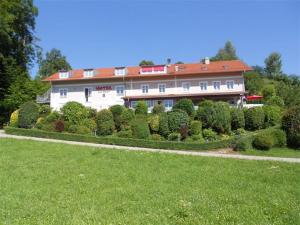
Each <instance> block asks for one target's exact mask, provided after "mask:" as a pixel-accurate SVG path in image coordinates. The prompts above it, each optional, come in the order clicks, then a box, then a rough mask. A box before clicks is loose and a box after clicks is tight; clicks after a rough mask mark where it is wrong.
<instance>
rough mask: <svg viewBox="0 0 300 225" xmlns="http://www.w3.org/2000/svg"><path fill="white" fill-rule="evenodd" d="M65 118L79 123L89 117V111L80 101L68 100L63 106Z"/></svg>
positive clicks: (76, 123)
mask: <svg viewBox="0 0 300 225" xmlns="http://www.w3.org/2000/svg"><path fill="white" fill-rule="evenodd" d="M61 112H62V114H63V117H64V120H65V121H68V122H70V123H71V124H75V125H78V124H80V122H81V121H82V120H83V119H86V118H88V116H89V111H88V109H87V108H85V107H84V106H83V105H82V104H80V103H79V102H67V103H66V104H65V105H64V106H63V107H62V108H61Z"/></svg>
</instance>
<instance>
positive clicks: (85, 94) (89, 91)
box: [84, 87, 92, 102]
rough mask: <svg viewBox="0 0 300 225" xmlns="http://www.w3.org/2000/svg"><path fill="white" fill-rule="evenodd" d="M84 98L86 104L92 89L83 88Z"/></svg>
mask: <svg viewBox="0 0 300 225" xmlns="http://www.w3.org/2000/svg"><path fill="white" fill-rule="evenodd" d="M84 96H85V101H86V102H88V101H89V98H90V97H91V96H92V88H90V87H89V88H84Z"/></svg>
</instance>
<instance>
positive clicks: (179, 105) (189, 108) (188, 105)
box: [173, 98, 195, 118]
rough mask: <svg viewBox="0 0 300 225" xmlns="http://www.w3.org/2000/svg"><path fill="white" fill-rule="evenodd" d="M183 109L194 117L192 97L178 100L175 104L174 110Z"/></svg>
mask: <svg viewBox="0 0 300 225" xmlns="http://www.w3.org/2000/svg"><path fill="white" fill-rule="evenodd" d="M175 109H181V110H183V111H185V112H186V113H187V114H188V115H189V116H190V117H192V118H194V116H195V108H194V104H193V102H192V100H191V99H187V98H183V99H180V100H179V101H177V102H176V104H175V105H174V106H173V110H175Z"/></svg>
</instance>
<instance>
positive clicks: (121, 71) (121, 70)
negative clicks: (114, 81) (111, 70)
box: [115, 67, 126, 76]
mask: <svg viewBox="0 0 300 225" xmlns="http://www.w3.org/2000/svg"><path fill="white" fill-rule="evenodd" d="M115 75H116V76H125V75H126V68H125V67H116V68H115Z"/></svg>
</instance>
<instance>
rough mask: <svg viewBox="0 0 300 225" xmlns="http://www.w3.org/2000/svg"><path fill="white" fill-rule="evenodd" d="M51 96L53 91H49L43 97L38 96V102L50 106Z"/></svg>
mask: <svg viewBox="0 0 300 225" xmlns="http://www.w3.org/2000/svg"><path fill="white" fill-rule="evenodd" d="M50 96H51V89H49V90H48V91H47V92H45V93H44V94H43V95H38V96H36V102H37V103H39V104H50Z"/></svg>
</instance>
